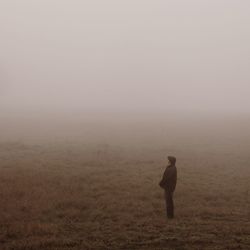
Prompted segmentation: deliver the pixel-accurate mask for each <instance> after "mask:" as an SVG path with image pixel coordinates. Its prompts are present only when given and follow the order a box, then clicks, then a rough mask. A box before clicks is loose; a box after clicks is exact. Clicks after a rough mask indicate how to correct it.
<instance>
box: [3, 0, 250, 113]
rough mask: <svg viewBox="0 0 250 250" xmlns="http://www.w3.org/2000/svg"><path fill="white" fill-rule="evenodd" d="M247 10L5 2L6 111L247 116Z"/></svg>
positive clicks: (196, 1) (175, 3) (249, 5)
mask: <svg viewBox="0 0 250 250" xmlns="http://www.w3.org/2000/svg"><path fill="white" fill-rule="evenodd" d="M249 26H250V2H249V1H248V0H241V1H237V0H234V1H233V0H189V1H187V0H171V1H169V0H162V1H160V0H151V1H149V0H126V1H125V0H123V1H121V0H105V1H104V0H22V1H20V0H0V34H1V39H0V107H1V108H0V111H1V112H10V113H11V112H21V111H25V110H26V111H28V112H29V111H30V112H41V111H46V110H48V111H53V110H54V111H60V112H61V111H65V112H66V111H67V112H68V111H69V112H70V111H72V110H79V111H101V112H104V111H132V110H137V111H153V112H158V111H160V112H161V111H169V110H170V111H178V112H187V111H188V112H197V111H199V112H200V111H202V112H218V111H222V112H232V113H235V112H236V113H237V112H247V113H250V108H249V107H250V98H249V94H250V72H249V70H250V68H249V65H250V45H249V44H250V27H249Z"/></svg>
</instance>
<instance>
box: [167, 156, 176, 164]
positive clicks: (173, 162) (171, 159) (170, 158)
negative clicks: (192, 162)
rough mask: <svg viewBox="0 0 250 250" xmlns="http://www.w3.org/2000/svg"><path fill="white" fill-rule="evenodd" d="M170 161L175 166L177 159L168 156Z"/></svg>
mask: <svg viewBox="0 0 250 250" xmlns="http://www.w3.org/2000/svg"><path fill="white" fill-rule="evenodd" d="M168 161H169V163H170V165H175V163H176V158H175V157H174V156H168Z"/></svg>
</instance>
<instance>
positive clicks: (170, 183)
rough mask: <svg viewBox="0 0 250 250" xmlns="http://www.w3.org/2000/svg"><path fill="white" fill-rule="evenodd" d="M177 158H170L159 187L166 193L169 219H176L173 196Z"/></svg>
mask: <svg viewBox="0 0 250 250" xmlns="http://www.w3.org/2000/svg"><path fill="white" fill-rule="evenodd" d="M175 163H176V158H175V157H174V156H168V165H167V167H166V170H165V172H164V174H163V177H162V180H161V181H160V183H159V185H160V187H161V188H163V189H164V191H165V200H166V209H167V217H168V218H169V219H173V218H174V202H173V194H174V190H175V186H176V181H177V170H176V166H175Z"/></svg>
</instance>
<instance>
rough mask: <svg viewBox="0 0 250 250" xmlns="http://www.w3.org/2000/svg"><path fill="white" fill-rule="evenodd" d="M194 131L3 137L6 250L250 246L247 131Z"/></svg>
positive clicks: (1, 220) (0, 182)
mask: <svg viewBox="0 0 250 250" xmlns="http://www.w3.org/2000/svg"><path fill="white" fill-rule="evenodd" d="M6 131H7V130H6ZM209 131H210V132H211V133H210V134H209ZM234 131H236V130H234ZM237 131H238V133H239V134H241V133H242V131H241V130H240V129H239V130H237ZM180 132H181V130H180ZM187 132H188V131H184V132H183V134H182V136H181V137H179V138H178V137H175V136H174V135H173V136H172V137H171V136H170V135H166V136H165V138H162V139H161V140H160V136H158V137H157V136H156V135H155V136H153V135H152V136H150V137H149V136H148V137H147V138H146V137H143V136H142V138H143V139H141V140H140V139H139V137H136V136H134V135H131V136H130V137H129V136H128V137H126V136H125V137H126V138H124V140H123V142H122V141H121V140H120V141H118V140H117V142H115V141H111V142H110V143H107V141H108V140H107V139H105V138H104V137H102V139H101V140H103V141H105V143H101V142H97V141H94V140H92V143H90V142H87V141H84V140H82V139H81V140H78V141H77V140H75V139H74V138H73V139H72V140H65V141H60V142H59V141H58V142H56V141H55V142H46V143H45V142H41V143H34V142H33V143H24V142H15V141H14V142H13V140H12V142H11V141H7V140H5V141H4V140H2V142H1V143H0V198H1V206H0V227H1V229H0V249H3V250H7V249H8V250H9V249H13V250H21V249H23V250H29V249H30V250H31V249H32V250H37V249H46V250H49V249H51V250H52V249H53V250H54V249H72V250H73V249H83V250H85V249H86V250H88V249H97V250H103V249H104V250H105V249H107V250H108V249H110V250H119V249H123V250H132V249H138V250H139V249H145V250H146V249H147V250H149V249H152V250H160V249H179V250H185V249H190V250H191V249H211V250H215V249H250V167H249V162H250V155H249V146H250V143H249V142H250V140H249V135H248V134H244V135H242V136H241V137H239V136H237V135H236V134H233V136H231V137H230V135H231V134H230V129H228V130H227V131H226V132H225V130H224V134H223V136H222V137H218V136H217V135H216V134H215V133H214V130H213V129H212V128H210V130H207V133H206V136H205V135H204V134H203V133H202V132H199V130H198V129H194V131H193V134H190V133H187ZM189 132H190V131H189ZM185 133H186V134H187V136H184V135H185ZM218 133H220V134H221V133H222V130H221V131H219V132H218ZM106 135H108V133H106ZM137 135H138V134H137ZM194 135H196V137H195V136H194ZM202 135H203V136H202ZM211 135H213V136H211ZM132 137H133V138H134V139H132ZM103 138H104V139H105V140H104V139H103ZM153 138H155V141H154V140H153ZM166 138H169V140H168V141H167V140H165V139H166ZM173 138H175V139H176V140H174V139H173ZM192 138H193V139H192ZM177 139H178V140H177ZM157 141H158V142H160V141H161V143H157ZM163 141H165V143H162V142H163ZM129 142H130V143H129ZM150 142H151V143H150ZM168 154H171V155H175V156H176V157H177V169H178V182H177V189H176V192H175V207H176V210H175V215H176V218H175V219H174V220H170V221H169V220H167V219H166V214H165V203H164V198H163V190H162V189H160V187H159V186H158V182H159V180H160V179H161V176H162V173H163V171H164V169H165V164H166V158H167V155H168Z"/></svg>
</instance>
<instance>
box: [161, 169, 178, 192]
mask: <svg viewBox="0 0 250 250" xmlns="http://www.w3.org/2000/svg"><path fill="white" fill-rule="evenodd" d="M176 181H177V169H176V166H175V165H170V166H168V167H167V168H166V170H165V172H164V174H163V177H162V180H161V181H160V183H159V185H160V186H161V187H162V188H164V189H165V190H166V191H169V192H174V190H175V187H176Z"/></svg>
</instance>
